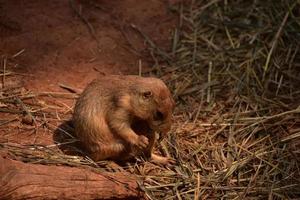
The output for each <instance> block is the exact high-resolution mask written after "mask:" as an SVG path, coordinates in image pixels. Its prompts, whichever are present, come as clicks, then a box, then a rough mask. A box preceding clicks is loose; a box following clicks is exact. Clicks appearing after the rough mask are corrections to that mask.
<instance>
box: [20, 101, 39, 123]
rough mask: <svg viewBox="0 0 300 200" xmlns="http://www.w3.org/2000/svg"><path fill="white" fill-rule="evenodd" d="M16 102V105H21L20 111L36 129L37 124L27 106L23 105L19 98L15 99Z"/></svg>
mask: <svg viewBox="0 0 300 200" xmlns="http://www.w3.org/2000/svg"><path fill="white" fill-rule="evenodd" d="M16 101H17V103H19V104H20V105H21V107H22V109H23V110H24V111H25V113H26V114H27V115H28V116H29V117H30V118H31V119H32V121H33V123H34V125H35V127H37V125H38V124H37V122H36V120H35V118H34V116H33V115H32V114H31V112H30V111H29V110H28V108H27V106H26V105H25V104H24V103H23V101H22V100H21V99H20V98H19V97H16Z"/></svg>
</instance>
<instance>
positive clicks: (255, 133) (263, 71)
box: [143, 0, 300, 199]
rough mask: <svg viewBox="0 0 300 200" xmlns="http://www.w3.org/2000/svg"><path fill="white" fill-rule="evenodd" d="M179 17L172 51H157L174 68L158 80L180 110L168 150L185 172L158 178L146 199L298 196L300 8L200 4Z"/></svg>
mask: <svg viewBox="0 0 300 200" xmlns="http://www.w3.org/2000/svg"><path fill="white" fill-rule="evenodd" d="M177 11H178V14H179V26H178V28H177V29H176V30H175V31H174V37H173V46H172V50H171V51H170V52H168V53H164V54H162V53H161V51H157V49H158V48H151V51H152V52H153V54H154V55H155V60H160V61H165V62H167V63H169V64H170V65H171V66H168V67H165V68H158V66H157V72H158V73H159V74H160V75H161V76H162V78H164V79H165V81H166V82H167V83H168V84H169V86H170V87H171V88H172V90H173V91H174V94H175V97H176V98H177V102H178V106H177V112H176V120H175V121H176V124H175V125H174V129H173V135H170V137H169V138H168V141H167V142H168V145H166V146H168V147H169V148H168V149H167V150H166V148H163V149H164V152H165V153H167V154H170V155H172V156H173V157H174V158H176V159H177V161H178V166H176V167H175V169H171V170H164V169H156V170H154V171H155V172H153V176H150V177H147V180H146V182H145V185H144V189H145V191H146V192H147V194H148V195H149V197H150V198H152V199H157V198H163V199H198V198H200V199H221V198H226V199H243V198H247V199H268V198H269V199H273V198H275V199H288V198H291V199H292V198H297V197H299V196H300V168H299V167H300V150H299V149H300V87H299V86H300V53H299V47H300V23H299V22H300V4H299V1H298V2H297V1H295V0H289V1H285V0H281V1H271V0H266V1H239V0H235V1H218V0H216V1H191V3H186V4H185V5H181V6H180V7H179V8H178V9H177ZM152 47H153V45H152ZM147 169H148V171H149V172H150V171H152V170H153V168H151V167H150V166H149V168H143V170H147ZM148 171H147V173H145V174H148V173H149V172H148ZM150 174H151V173H150Z"/></svg>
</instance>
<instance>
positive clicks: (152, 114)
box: [130, 78, 175, 134]
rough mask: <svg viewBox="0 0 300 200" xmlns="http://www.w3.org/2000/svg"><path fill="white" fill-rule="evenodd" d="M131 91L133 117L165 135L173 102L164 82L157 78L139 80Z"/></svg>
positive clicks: (169, 123)
mask: <svg viewBox="0 0 300 200" xmlns="http://www.w3.org/2000/svg"><path fill="white" fill-rule="evenodd" d="M131 89H132V94H133V95H132V97H131V101H130V104H131V107H132V109H133V113H134V115H135V116H136V117H138V118H140V119H142V120H145V121H147V123H148V125H149V127H150V128H151V129H153V130H155V131H157V132H161V133H163V134H165V133H167V132H168V131H169V130H170V128H171V124H172V112H173V108H174V106H175V102H174V100H173V98H172V95H171V93H170V91H169V89H168V88H167V86H166V85H165V84H164V82H163V81H161V80H160V79H157V78H140V79H139V80H137V81H136V83H135V84H133V85H132V88H131Z"/></svg>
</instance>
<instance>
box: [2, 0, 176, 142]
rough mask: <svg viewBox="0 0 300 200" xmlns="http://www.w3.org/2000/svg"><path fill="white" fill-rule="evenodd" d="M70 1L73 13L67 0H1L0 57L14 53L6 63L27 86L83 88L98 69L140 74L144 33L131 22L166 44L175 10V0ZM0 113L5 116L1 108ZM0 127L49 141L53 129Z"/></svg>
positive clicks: (19, 138) (20, 137) (13, 136)
mask: <svg viewBox="0 0 300 200" xmlns="http://www.w3.org/2000/svg"><path fill="white" fill-rule="evenodd" d="M74 2H75V3H74V4H73V5H74V7H75V9H76V10H77V11H78V10H79V11H78V12H77V14H76V12H75V10H74V8H72V6H71V4H70V2H69V1H67V0H52V1H36V0H26V1H21V0H9V1H4V0H0V59H1V62H2V63H3V60H4V58H5V57H9V58H11V56H13V55H15V54H17V55H16V56H15V57H14V58H11V59H9V61H8V64H7V68H8V69H10V70H12V71H14V72H18V73H19V74H21V75H20V76H19V77H20V78H21V79H22V81H23V82H24V86H25V88H26V89H28V90H32V91H63V89H62V88H60V87H59V83H63V84H66V85H69V86H72V87H75V88H79V89H81V88H84V87H85V85H86V84H87V83H88V82H90V81H91V80H92V79H93V78H95V77H96V76H97V75H98V74H99V72H98V71H100V72H103V73H106V74H138V63H139V60H141V63H142V68H143V69H144V70H145V69H149V68H150V67H151V59H149V58H148V56H147V53H146V52H147V51H146V49H147V45H146V44H145V39H144V38H143V37H142V36H141V35H140V34H139V33H138V32H137V31H135V30H134V29H132V28H131V26H130V25H131V24H134V25H136V26H137V27H139V29H140V30H142V31H143V32H144V33H145V34H146V35H147V36H148V37H149V38H151V39H152V40H153V41H154V42H155V43H156V44H158V45H159V46H160V47H162V48H168V47H169V46H170V43H171V42H170V37H171V32H172V30H173V28H174V26H175V24H176V15H175V14H174V13H172V12H171V11H170V9H169V3H168V2H170V3H174V2H176V1H174V2H173V1H164V0H150V1H139V0H114V1H111V0H89V1H84V0H82V1H75V0H74ZM78 13H81V14H80V16H81V17H83V18H84V19H86V20H87V21H88V23H89V24H90V25H91V26H92V27H93V28H92V29H93V30H92V31H91V30H90V29H89V27H88V23H85V22H84V20H82V18H80V17H79V16H78ZM91 32H93V33H91ZM1 68H2V66H1ZM1 68H0V70H2V69H1ZM95 68H96V69H97V70H95ZM58 103H60V102H58ZM73 103H74V102H72V101H71V102H69V103H68V106H70V107H72V104H73ZM0 118H2V119H7V118H9V117H8V115H7V114H3V113H0ZM20 126H21V127H20ZM0 131H1V132H2V133H1V134H0V135H1V136H0V140H2V141H3V140H5V141H8V142H18V143H33V139H34V140H35V141H36V142H37V143H38V141H40V142H41V143H44V142H46V143H47V144H49V143H53V140H52V133H51V132H49V131H48V133H47V131H46V132H45V131H42V132H41V133H38V134H36V133H34V127H33V126H28V127H27V126H26V125H22V124H21V122H20V120H18V121H17V123H16V124H15V125H13V126H9V128H1V130H0Z"/></svg>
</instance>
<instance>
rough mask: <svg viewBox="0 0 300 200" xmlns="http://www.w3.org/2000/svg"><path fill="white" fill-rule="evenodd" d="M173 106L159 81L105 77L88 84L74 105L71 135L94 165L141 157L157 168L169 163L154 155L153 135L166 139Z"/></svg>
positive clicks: (169, 96)
mask: <svg viewBox="0 0 300 200" xmlns="http://www.w3.org/2000/svg"><path fill="white" fill-rule="evenodd" d="M173 107H174V101H173V99H172V96H171V93H170V91H169V90H168V88H167V87H166V85H165V84H164V83H163V82H162V81H161V80H159V79H157V78H142V77H138V76H117V75H111V76H103V77H101V78H99V79H96V80H94V81H93V82H91V83H90V84H89V85H88V86H87V87H86V89H85V90H84V91H83V93H82V94H81V96H80V97H79V99H78V100H77V102H76V105H75V109H74V115H73V121H74V124H75V134H76V136H77V137H78V138H79V139H80V140H81V141H82V142H83V144H84V145H85V147H86V149H87V150H88V152H89V154H90V156H91V158H92V159H94V160H95V161H98V160H104V159H113V160H126V159H130V158H132V157H134V156H141V155H144V156H145V157H147V158H151V159H152V160H153V161H154V162H157V163H168V162H170V161H171V159H169V158H165V157H161V156H158V155H155V154H153V153H152V149H153V146H154V145H155V141H156V138H155V131H157V132H160V133H162V134H166V133H167V132H168V131H169V130H170V128H171V123H172V111H173Z"/></svg>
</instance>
